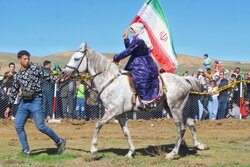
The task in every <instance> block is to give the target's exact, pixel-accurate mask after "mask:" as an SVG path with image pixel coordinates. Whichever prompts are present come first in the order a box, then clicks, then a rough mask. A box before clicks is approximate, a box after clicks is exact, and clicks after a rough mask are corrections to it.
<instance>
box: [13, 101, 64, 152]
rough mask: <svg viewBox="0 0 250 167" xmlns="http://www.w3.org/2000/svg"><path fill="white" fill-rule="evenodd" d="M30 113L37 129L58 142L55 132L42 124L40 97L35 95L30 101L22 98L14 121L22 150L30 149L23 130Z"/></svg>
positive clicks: (27, 150)
mask: <svg viewBox="0 0 250 167" xmlns="http://www.w3.org/2000/svg"><path fill="white" fill-rule="evenodd" d="M30 115H31V116H32V118H33V120H34V122H35V124H36V128H37V129H38V130H39V131H41V132H42V133H44V134H46V135H48V136H49V137H50V138H51V139H52V140H53V141H54V142H55V143H59V142H60V140H61V139H60V138H59V137H58V136H57V135H56V133H55V132H54V131H53V130H51V129H50V128H49V127H47V126H46V125H45V124H44V115H43V108H42V98H41V97H36V98H35V99H34V100H33V101H30V102H26V101H23V100H22V101H21V103H20V104H19V107H18V110H17V114H16V122H15V129H16V131H17V134H18V137H19V141H20V143H21V144H22V151H24V152H29V151H30V148H29V145H28V141H27V136H26V133H25V130H24V126H25V123H26V121H27V119H28V117H29V116H30Z"/></svg>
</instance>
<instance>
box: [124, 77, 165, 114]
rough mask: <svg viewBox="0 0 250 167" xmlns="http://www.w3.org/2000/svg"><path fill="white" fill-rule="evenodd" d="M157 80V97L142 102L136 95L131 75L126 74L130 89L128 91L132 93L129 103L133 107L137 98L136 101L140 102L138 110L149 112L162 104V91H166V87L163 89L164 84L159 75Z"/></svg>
mask: <svg viewBox="0 0 250 167" xmlns="http://www.w3.org/2000/svg"><path fill="white" fill-rule="evenodd" d="M158 79H159V93H158V95H157V97H155V98H154V99H152V100H149V101H146V100H142V99H140V98H139V96H138V95H137V93H136V89H135V85H134V82H133V78H132V76H131V75H129V74H128V82H129V87H130V90H131V91H132V92H133V96H132V99H131V101H132V104H133V105H134V106H135V105H136V101H137V98H138V100H139V102H140V104H139V106H138V109H139V110H141V111H150V110H151V109H154V108H156V107H158V105H159V104H160V103H161V102H162V99H163V96H164V91H165V90H166V87H165V84H164V82H163V79H162V77H161V75H159V77H158Z"/></svg>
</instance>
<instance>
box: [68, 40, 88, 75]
mask: <svg viewBox="0 0 250 167" xmlns="http://www.w3.org/2000/svg"><path fill="white" fill-rule="evenodd" d="M87 49H88V48H87V44H86V43H82V44H81V46H80V47H79V49H78V50H76V51H75V53H74V54H73V55H72V57H71V58H70V60H69V62H68V64H67V65H66V66H65V68H64V70H63V73H69V72H71V73H75V72H76V73H81V72H85V71H87V57H86V54H87Z"/></svg>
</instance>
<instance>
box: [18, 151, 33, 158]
mask: <svg viewBox="0 0 250 167" xmlns="http://www.w3.org/2000/svg"><path fill="white" fill-rule="evenodd" d="M18 155H20V156H22V157H25V156H27V157H28V156H29V155H30V151H22V152H21V153H19V154H18Z"/></svg>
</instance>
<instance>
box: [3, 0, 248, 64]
mask: <svg viewBox="0 0 250 167" xmlns="http://www.w3.org/2000/svg"><path fill="white" fill-rule="evenodd" d="M144 2H145V0H108V1H104V0H0V51H2V52H12V53H16V52H18V51H19V50H21V49H26V50H28V51H30V52H31V54H32V55H36V56H47V55H50V54H53V53H58V52H62V51H72V50H76V49H77V48H78V46H79V45H80V44H81V43H82V42H87V43H88V45H89V46H90V47H91V48H92V49H94V50H96V51H98V52H104V53H117V52H120V51H123V50H124V45H123V39H122V33H123V31H124V30H125V28H126V27H127V26H128V25H129V24H130V22H131V21H132V19H133V18H134V16H135V15H136V14H137V13H138V11H139V10H140V8H141V7H142V5H143V4H144ZM160 2H161V4H162V8H163V10H164V12H165V14H166V16H167V18H168V22H169V25H170V28H171V32H172V37H173V41H174V46H175V51H176V53H181V54H187V55H193V56H198V57H202V56H203V54H204V53H207V54H208V55H209V57H210V58H212V59H219V60H235V61H248V62H250V1H249V0H160Z"/></svg>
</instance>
